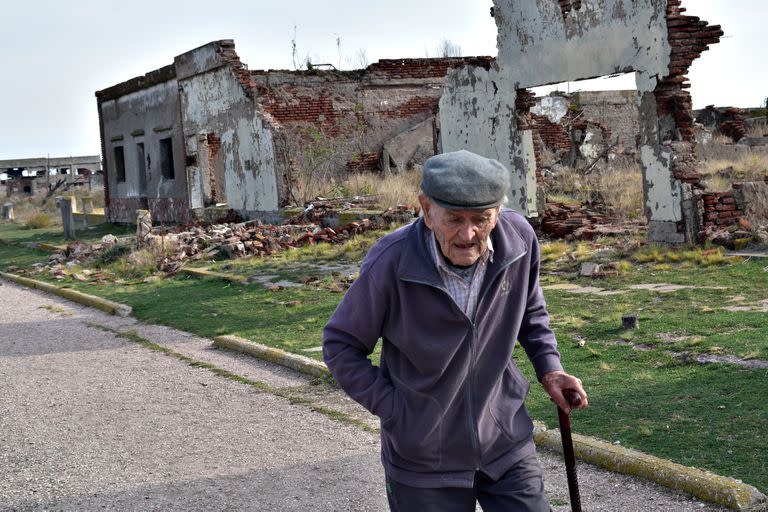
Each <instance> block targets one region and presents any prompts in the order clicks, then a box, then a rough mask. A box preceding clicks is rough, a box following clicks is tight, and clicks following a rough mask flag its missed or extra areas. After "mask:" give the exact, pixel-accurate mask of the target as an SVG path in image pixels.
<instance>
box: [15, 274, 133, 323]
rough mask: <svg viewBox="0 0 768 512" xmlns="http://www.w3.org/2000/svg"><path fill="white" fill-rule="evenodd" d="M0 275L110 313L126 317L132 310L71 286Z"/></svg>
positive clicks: (124, 305)
mask: <svg viewBox="0 0 768 512" xmlns="http://www.w3.org/2000/svg"><path fill="white" fill-rule="evenodd" d="M0 277H3V278H5V279H8V280H9V281H13V282H14V283H16V284H20V285H22V286H27V287H29V288H34V289H36V290H40V291H44V292H48V293H53V294H54V295H58V296H59V297H64V298H65V299H69V300H71V301H73V302H77V303H79V304H82V305H84V306H89V307H92V308H96V309H100V310H102V311H105V312H107V313H109V314H111V315H117V316H120V317H126V316H130V314H131V313H132V312H133V308H131V306H128V305H126V304H120V303H119V302H114V301H111V300H107V299H102V298H101V297H96V296H94V295H88V294H87V293H83V292H79V291H77V290H73V289H71V288H62V287H60V286H56V285H55V284H50V283H46V282H44V281H38V280H36V279H30V278H28V277H21V276H17V275H15V274H8V273H6V272H0Z"/></svg>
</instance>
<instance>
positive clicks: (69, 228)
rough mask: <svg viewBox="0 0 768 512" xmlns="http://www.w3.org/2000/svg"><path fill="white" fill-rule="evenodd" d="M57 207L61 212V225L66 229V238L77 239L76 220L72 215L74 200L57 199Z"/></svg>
mask: <svg viewBox="0 0 768 512" xmlns="http://www.w3.org/2000/svg"><path fill="white" fill-rule="evenodd" d="M56 206H58V207H59V210H60V211H61V225H62V228H64V238H66V239H67V240H74V239H75V218H74V216H73V215H72V198H71V197H62V196H57V197H56Z"/></svg>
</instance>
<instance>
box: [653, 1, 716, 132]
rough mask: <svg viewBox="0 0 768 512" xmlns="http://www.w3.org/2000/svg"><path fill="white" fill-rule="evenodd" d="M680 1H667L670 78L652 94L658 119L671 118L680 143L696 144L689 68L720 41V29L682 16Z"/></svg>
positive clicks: (665, 79)
mask: <svg viewBox="0 0 768 512" xmlns="http://www.w3.org/2000/svg"><path fill="white" fill-rule="evenodd" d="M680 3H681V0H667V28H668V39H669V44H670V46H671V55H670V63H669V75H668V76H667V77H665V78H664V79H663V80H662V81H661V82H660V83H659V85H658V86H657V87H656V90H655V91H654V93H655V95H656V105H657V111H658V115H659V117H664V116H667V115H671V116H673V118H674V120H675V124H676V130H677V133H678V134H679V139H680V140H683V141H687V142H695V141H696V136H695V133H694V128H693V105H692V102H691V95H690V93H689V92H688V91H687V90H686V89H687V88H689V87H690V84H689V83H688V77H687V76H686V75H687V74H688V68H689V67H690V66H691V64H692V63H693V61H694V60H695V59H697V58H698V57H700V56H701V53H702V52H704V51H706V50H707V49H708V48H709V45H711V44H715V43H717V42H719V41H720V37H721V36H722V35H723V31H722V30H721V29H720V25H709V24H708V23H707V22H706V21H702V20H700V19H699V18H698V17H696V16H686V15H683V13H684V12H685V9H684V8H682V7H680Z"/></svg>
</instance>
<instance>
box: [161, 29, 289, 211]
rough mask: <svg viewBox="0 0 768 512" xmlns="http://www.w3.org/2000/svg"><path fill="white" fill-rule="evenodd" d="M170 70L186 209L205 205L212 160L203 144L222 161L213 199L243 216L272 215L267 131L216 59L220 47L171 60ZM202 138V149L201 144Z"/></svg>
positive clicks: (273, 184) (274, 192)
mask: <svg viewBox="0 0 768 512" xmlns="http://www.w3.org/2000/svg"><path fill="white" fill-rule="evenodd" d="M175 66H176V72H177V76H178V81H179V90H180V95H181V98H180V99H181V115H182V118H183V119H184V137H185V141H186V151H187V156H188V159H187V161H188V164H189V165H188V166H187V172H188V174H189V177H190V179H189V181H190V188H189V195H190V204H191V207H192V208H194V209H197V208H203V207H204V206H208V205H206V204H205V199H204V198H205V196H206V190H205V188H206V186H208V187H210V183H207V182H205V180H207V179H210V173H211V172H213V171H212V170H211V169H208V171H209V172H208V173H205V172H203V171H204V166H206V165H211V164H212V161H213V160H212V159H211V158H210V157H211V155H210V154H208V153H207V152H209V151H211V149H212V148H211V146H210V144H209V142H210V141H212V140H216V141H217V142H219V143H220V146H219V147H217V148H216V153H217V154H218V155H221V158H222V160H223V177H224V184H223V185H222V184H220V183H219V184H217V187H218V190H222V188H223V190H224V195H225V197H218V198H217V200H218V201H221V202H226V203H227V206H228V207H229V208H231V209H234V210H237V211H239V212H241V214H243V215H245V216H249V217H250V216H253V215H257V214H260V213H263V212H271V211H275V210H277V209H278V207H279V205H280V190H279V187H278V179H277V175H278V174H277V173H278V169H277V168H278V163H277V162H276V158H275V149H274V140H273V136H272V130H271V129H270V127H269V126H266V125H265V121H264V119H263V118H262V116H261V115H260V114H259V113H258V112H257V109H256V106H255V105H254V102H253V100H252V99H251V98H250V97H249V96H248V95H247V93H246V90H244V88H243V84H242V83H241V82H240V81H239V80H238V78H237V75H236V74H235V73H233V70H232V68H231V62H230V61H229V60H227V59H226V58H225V56H223V55H222V46H221V42H214V43H210V44H208V45H205V46H202V47H200V48H198V49H196V50H192V51H190V52H187V53H185V54H183V55H180V56H178V57H176V59H175ZM209 134H213V137H211V136H210V135H209ZM203 139H204V142H205V144H201V142H203ZM204 150H205V151H204ZM210 194H211V192H210V191H208V195H209V196H210Z"/></svg>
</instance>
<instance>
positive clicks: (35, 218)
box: [24, 213, 53, 229]
mask: <svg viewBox="0 0 768 512" xmlns="http://www.w3.org/2000/svg"><path fill="white" fill-rule="evenodd" d="M52 225H53V219H52V218H51V216H50V215H49V214H47V213H35V214H34V215H32V216H31V217H29V218H28V219H27V221H26V222H25V223H24V227H26V228H27V229H41V228H49V227H51V226H52Z"/></svg>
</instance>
